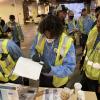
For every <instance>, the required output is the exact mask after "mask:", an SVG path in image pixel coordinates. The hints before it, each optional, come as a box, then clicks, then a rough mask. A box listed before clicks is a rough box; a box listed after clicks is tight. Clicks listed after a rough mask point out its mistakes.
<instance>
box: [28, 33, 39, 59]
mask: <svg viewBox="0 0 100 100" xmlns="http://www.w3.org/2000/svg"><path fill="white" fill-rule="evenodd" d="M37 41H38V33H37V34H36V36H35V38H34V40H33V44H32V46H31V48H30V58H31V59H32V58H33V56H34V55H35V54H36V49H35V46H36V44H37Z"/></svg>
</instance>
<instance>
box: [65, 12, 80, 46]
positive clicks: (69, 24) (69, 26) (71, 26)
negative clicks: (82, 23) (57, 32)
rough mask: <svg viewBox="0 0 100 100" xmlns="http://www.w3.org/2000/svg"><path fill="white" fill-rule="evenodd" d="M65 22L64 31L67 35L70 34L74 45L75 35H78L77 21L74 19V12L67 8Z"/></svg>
mask: <svg viewBox="0 0 100 100" xmlns="http://www.w3.org/2000/svg"><path fill="white" fill-rule="evenodd" d="M65 24H66V31H67V32H68V35H69V36H72V38H73V40H74V44H75V45H76V36H77V35H78V34H77V32H78V30H79V29H78V28H79V27H78V23H77V21H76V20H75V19H74V12H73V11H71V10H69V11H68V19H67V20H66V22H65Z"/></svg>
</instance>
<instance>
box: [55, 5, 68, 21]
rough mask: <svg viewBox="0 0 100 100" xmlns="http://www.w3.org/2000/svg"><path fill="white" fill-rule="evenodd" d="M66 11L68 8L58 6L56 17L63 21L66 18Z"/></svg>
mask: <svg viewBox="0 0 100 100" xmlns="http://www.w3.org/2000/svg"><path fill="white" fill-rule="evenodd" d="M67 10H68V8H66V7H65V6H64V5H59V6H58V8H57V16H58V17H59V18H60V19H61V20H63V19H65V18H66V15H67Z"/></svg>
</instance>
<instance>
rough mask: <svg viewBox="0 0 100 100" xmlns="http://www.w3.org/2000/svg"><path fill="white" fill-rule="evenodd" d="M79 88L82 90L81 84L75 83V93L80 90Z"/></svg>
mask: <svg viewBox="0 0 100 100" xmlns="http://www.w3.org/2000/svg"><path fill="white" fill-rule="evenodd" d="M81 88H82V85H81V83H75V84H74V89H75V93H77V92H78V91H79V90H81Z"/></svg>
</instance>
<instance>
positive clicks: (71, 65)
mask: <svg viewBox="0 0 100 100" xmlns="http://www.w3.org/2000/svg"><path fill="white" fill-rule="evenodd" d="M75 67H76V55H75V48H74V45H73V44H72V46H71V47H70V49H69V51H68V53H67V55H66V57H65V58H64V61H63V64H62V65H60V66H52V67H51V73H52V74H53V75H54V76H57V77H61V78H63V77H66V76H69V75H71V74H72V73H73V72H74V69H75Z"/></svg>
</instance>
